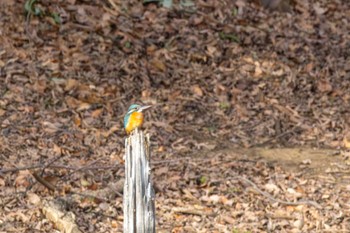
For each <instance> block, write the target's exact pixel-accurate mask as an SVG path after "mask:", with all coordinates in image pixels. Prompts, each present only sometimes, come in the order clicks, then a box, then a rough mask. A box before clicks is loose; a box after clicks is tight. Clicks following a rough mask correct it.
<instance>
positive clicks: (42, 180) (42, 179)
mask: <svg viewBox="0 0 350 233" xmlns="http://www.w3.org/2000/svg"><path fill="white" fill-rule="evenodd" d="M32 175H33V176H34V178H35V179H36V180H37V181H38V182H39V183H40V184H42V185H44V186H45V187H46V188H47V189H49V190H51V191H55V190H56V187H55V186H54V185H53V184H51V183H50V182H48V181H46V180H45V179H44V178H42V177H41V176H40V175H39V174H38V173H37V172H33V173H32Z"/></svg>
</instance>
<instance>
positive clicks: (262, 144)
mask: <svg viewBox="0 0 350 233" xmlns="http://www.w3.org/2000/svg"><path fill="white" fill-rule="evenodd" d="M299 126H300V124H297V125H296V126H294V127H293V128H291V129H290V130H287V131H285V132H283V133H280V134H278V135H276V136H275V137H273V138H270V139H267V140H266V141H264V142H261V143H256V144H253V145H250V146H249V148H252V147H257V146H264V145H266V144H267V143H270V142H272V141H274V140H277V139H279V138H281V137H283V136H285V135H287V134H291V133H294V132H295V130H297V129H298V128H299Z"/></svg>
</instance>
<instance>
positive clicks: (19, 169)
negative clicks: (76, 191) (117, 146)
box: [0, 164, 123, 174]
mask: <svg viewBox="0 0 350 233" xmlns="http://www.w3.org/2000/svg"><path fill="white" fill-rule="evenodd" d="M43 167H45V165H43V164H35V165H29V166H23V167H17V168H9V169H2V170H0V174H1V173H11V172H18V171H23V170H33V169H37V168H43ZM122 167H123V165H120V166H119V165H114V166H94V167H86V166H82V167H73V166H66V165H60V164H58V165H49V166H47V167H46V168H53V169H66V170H75V171H76V170H79V171H89V170H107V169H113V168H122Z"/></svg>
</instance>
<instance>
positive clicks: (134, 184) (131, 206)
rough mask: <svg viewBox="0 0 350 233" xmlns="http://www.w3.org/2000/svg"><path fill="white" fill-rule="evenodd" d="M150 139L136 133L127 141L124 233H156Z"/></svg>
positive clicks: (135, 131)
mask: <svg viewBox="0 0 350 233" xmlns="http://www.w3.org/2000/svg"><path fill="white" fill-rule="evenodd" d="M149 145H150V143H149V138H148V137H146V138H145V136H144V134H143V132H142V131H141V130H138V129H136V130H134V131H133V132H132V133H131V135H130V136H129V137H128V138H126V140H125V183H124V196H123V198H124V199H123V207H124V232H125V233H154V232H155V205H154V199H155V194H154V190H153V187H152V184H151V176H150V175H151V174H150V173H151V169H150V166H149V164H150V150H149Z"/></svg>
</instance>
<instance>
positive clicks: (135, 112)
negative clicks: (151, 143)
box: [124, 104, 151, 134]
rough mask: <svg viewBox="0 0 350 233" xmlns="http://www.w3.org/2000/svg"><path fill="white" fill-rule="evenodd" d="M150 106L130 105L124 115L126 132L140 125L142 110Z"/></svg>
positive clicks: (128, 132)
mask: <svg viewBox="0 0 350 233" xmlns="http://www.w3.org/2000/svg"><path fill="white" fill-rule="evenodd" d="M150 107H151V106H150V105H146V106H141V105H138V104H132V105H130V107H129V109H128V112H127V113H126V114H125V117H124V128H125V131H126V133H127V134H130V133H131V132H132V131H133V130H134V129H136V128H139V127H141V126H142V123H143V111H144V110H146V109H149V108H150Z"/></svg>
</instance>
